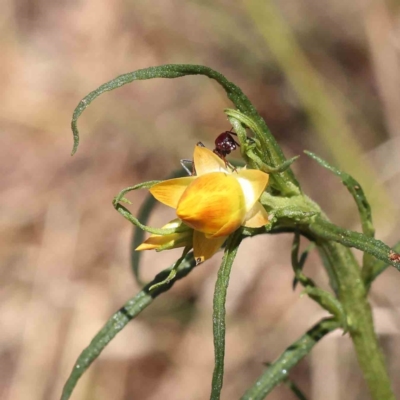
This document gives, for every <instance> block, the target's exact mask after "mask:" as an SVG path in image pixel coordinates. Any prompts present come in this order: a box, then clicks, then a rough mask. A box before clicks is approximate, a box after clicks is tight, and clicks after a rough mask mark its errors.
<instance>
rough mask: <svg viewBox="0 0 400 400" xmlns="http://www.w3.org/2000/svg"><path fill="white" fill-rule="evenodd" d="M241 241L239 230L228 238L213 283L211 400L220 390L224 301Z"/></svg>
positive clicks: (219, 393) (223, 356)
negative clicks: (213, 359)
mask: <svg viewBox="0 0 400 400" xmlns="http://www.w3.org/2000/svg"><path fill="white" fill-rule="evenodd" d="M241 240H242V233H241V231H240V229H239V230H237V231H236V232H235V233H234V234H232V235H231V236H230V237H229V238H228V242H227V244H226V248H225V254H224V258H223V260H222V264H221V267H220V269H219V271H218V278H217V282H216V283H215V291H214V312H213V332H214V353H215V366H214V373H213V379H212V385H211V397H210V399H211V400H218V399H219V398H220V395H221V390H222V382H223V379H224V358H225V301H226V294H227V290H228V284H229V276H230V273H231V268H232V264H233V261H234V260H235V257H236V253H237V251H238V248H239V244H240V242H241Z"/></svg>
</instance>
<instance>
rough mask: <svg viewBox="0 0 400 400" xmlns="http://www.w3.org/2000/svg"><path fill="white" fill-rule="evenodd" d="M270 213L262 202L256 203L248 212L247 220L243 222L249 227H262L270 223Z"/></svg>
mask: <svg viewBox="0 0 400 400" xmlns="http://www.w3.org/2000/svg"><path fill="white" fill-rule="evenodd" d="M269 223H270V221H269V219H268V213H267V212H266V211H265V208H264V207H263V206H262V205H261V203H260V202H257V203H256V204H254V206H253V208H252V209H251V210H250V211H249V212H248V213H247V215H246V221H245V223H244V224H243V225H244V226H247V227H248V228H260V227H261V226H264V225H267V224H269Z"/></svg>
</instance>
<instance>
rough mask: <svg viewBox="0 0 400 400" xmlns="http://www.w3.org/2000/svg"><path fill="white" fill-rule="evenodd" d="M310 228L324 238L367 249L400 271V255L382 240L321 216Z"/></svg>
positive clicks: (363, 249) (359, 248) (366, 250)
mask: <svg viewBox="0 0 400 400" xmlns="http://www.w3.org/2000/svg"><path fill="white" fill-rule="evenodd" d="M309 228H310V231H311V232H312V233H314V234H315V235H317V236H319V237H321V238H323V239H326V240H332V241H334V242H337V243H341V244H343V245H344V246H346V247H354V248H356V249H358V250H362V251H365V252H367V253H368V254H371V255H373V256H374V257H376V258H377V259H378V260H381V261H383V262H385V263H387V264H389V265H392V266H393V267H395V268H396V269H398V270H399V271H400V256H399V258H397V257H396V256H397V254H396V252H395V251H393V250H392V249H391V248H390V247H389V246H388V245H386V244H385V243H383V242H381V241H380V240H377V239H374V238H371V237H368V236H365V235H364V234H362V233H359V232H353V231H350V230H347V229H343V228H340V227H338V226H336V225H334V224H332V223H330V222H328V221H325V220H323V219H322V218H319V217H317V218H315V221H314V222H312V223H311V224H310V225H309Z"/></svg>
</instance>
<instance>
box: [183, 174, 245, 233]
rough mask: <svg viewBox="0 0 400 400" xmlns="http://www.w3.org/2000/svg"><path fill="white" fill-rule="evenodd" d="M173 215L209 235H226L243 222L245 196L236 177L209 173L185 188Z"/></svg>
mask: <svg viewBox="0 0 400 400" xmlns="http://www.w3.org/2000/svg"><path fill="white" fill-rule="evenodd" d="M176 214H177V216H178V217H179V218H180V219H182V221H183V222H184V223H185V224H186V225H188V226H190V227H191V228H193V229H195V230H197V231H200V232H203V233H205V234H206V235H208V236H214V237H215V235H217V236H227V235H229V234H230V233H232V232H233V231H235V230H236V229H237V228H238V227H239V226H240V225H241V224H242V222H243V221H244V217H245V215H246V209H245V202H244V194H243V191H242V189H241V186H240V184H239V182H238V180H237V179H236V177H234V176H233V175H228V174H225V173H223V172H212V173H210V174H206V175H202V176H200V177H198V178H197V179H195V180H194V181H193V182H192V183H191V184H190V185H189V186H188V187H187V189H186V190H185V192H184V193H183V195H182V197H181V199H180V201H179V203H178V207H177V210H176Z"/></svg>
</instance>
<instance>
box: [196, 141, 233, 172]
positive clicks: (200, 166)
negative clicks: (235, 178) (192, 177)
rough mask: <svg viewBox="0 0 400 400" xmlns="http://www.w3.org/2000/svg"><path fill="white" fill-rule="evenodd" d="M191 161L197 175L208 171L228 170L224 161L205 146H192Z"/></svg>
mask: <svg viewBox="0 0 400 400" xmlns="http://www.w3.org/2000/svg"><path fill="white" fill-rule="evenodd" d="M193 161H194V166H195V167H196V174H197V176H200V175H204V174H208V173H210V172H228V171H227V169H226V165H225V162H224V161H223V160H221V159H220V158H219V157H218V156H217V155H216V154H215V153H214V152H213V151H211V150H209V149H207V148H205V147H201V146H196V147H195V148H194V154H193Z"/></svg>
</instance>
